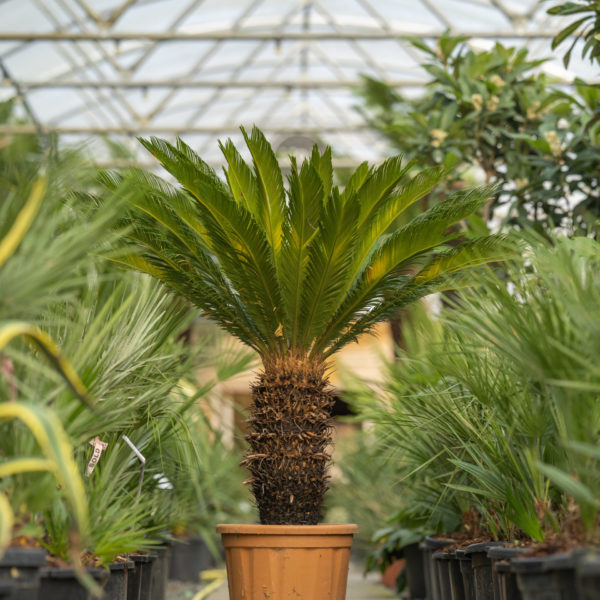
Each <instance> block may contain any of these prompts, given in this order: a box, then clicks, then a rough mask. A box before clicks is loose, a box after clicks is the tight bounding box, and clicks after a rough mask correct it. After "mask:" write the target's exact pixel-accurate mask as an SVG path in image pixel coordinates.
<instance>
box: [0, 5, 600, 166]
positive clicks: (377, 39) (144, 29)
mask: <svg viewBox="0 0 600 600" xmlns="http://www.w3.org/2000/svg"><path fill="white" fill-rule="evenodd" d="M548 7H549V5H548V2H542V3H539V2H538V1H537V0H519V1H516V0H297V1H296V0H0V67H1V69H2V78H1V79H0V81H1V86H0V100H2V99H7V98H10V97H17V98H19V99H20V100H21V106H22V108H23V109H24V110H25V111H26V112H27V113H28V118H29V120H30V121H32V122H33V125H24V126H2V127H3V128H4V132H5V133H6V132H10V131H19V130H20V131H28V130H31V129H32V128H33V129H34V130H37V131H40V132H56V133H60V134H63V136H64V137H65V139H67V140H82V139H87V138H92V139H95V138H97V137H98V136H102V135H110V136H111V137H114V138H116V139H118V140H121V141H123V142H124V143H125V144H126V145H129V147H130V148H132V149H134V148H135V150H133V152H134V156H135V157H136V160H141V161H145V160H146V161H147V160H148V159H147V158H146V157H144V153H143V152H140V151H139V150H138V144H137V143H136V142H135V141H134V138H135V136H138V135H152V134H155V135H159V136H162V137H167V138H173V137H175V136H176V135H180V136H181V137H183V138H185V139H186V140H187V141H188V142H189V143H190V144H191V145H192V146H193V147H195V148H196V149H198V150H199V151H200V153H201V154H202V155H203V156H206V157H208V159H209V160H211V161H213V162H218V160H219V152H218V147H217V143H216V140H217V139H218V138H223V137H227V136H231V137H233V138H234V139H236V138H237V137H238V136H239V130H238V127H239V125H246V126H249V125H252V124H257V125H258V126H260V127H261V128H263V129H264V130H265V132H267V134H268V135H269V137H270V138H271V139H272V140H273V142H274V145H275V147H276V148H279V149H281V150H285V149H289V148H291V149H294V150H297V149H298V148H303V147H306V146H307V145H310V144H312V143H313V142H314V141H316V140H320V141H323V142H326V143H329V144H330V145H332V147H333V148H334V151H335V152H336V155H337V156H338V157H343V158H340V159H339V162H340V163H343V162H344V160H345V161H347V162H349V163H352V162H356V161H357V160H358V159H360V160H364V159H370V160H377V159H379V158H381V156H383V155H384V154H385V152H386V149H385V144H384V143H383V142H382V141H381V140H380V139H379V138H378V137H377V136H376V135H375V134H374V133H373V132H372V131H369V130H368V129H367V128H366V127H365V121H364V118H363V117H362V116H361V115H360V114H359V112H358V111H357V110H356V105H357V104H358V99H357V96H356V91H355V90H356V87H357V85H359V84H360V82H361V76H362V75H369V76H372V77H376V78H378V79H383V80H385V81H387V82H388V83H390V84H392V85H394V86H397V87H398V88H400V89H404V90H405V91H406V93H407V94H408V93H415V92H416V91H418V90H419V89H422V87H423V85H424V84H425V83H426V82H427V81H428V75H427V73H426V72H425V71H424V70H423V69H422V68H421V66H420V65H421V63H422V62H423V60H424V54H423V53H421V52H420V51H418V50H416V49H415V48H414V47H413V46H411V45H410V44H409V43H408V42H407V41H406V40H403V39H401V37H402V36H407V35H413V36H419V37H422V38H423V39H425V40H427V41H429V42H431V43H434V41H435V39H436V38H437V37H438V36H439V35H441V34H442V33H443V32H444V31H445V30H450V31H451V32H452V33H455V34H464V35H467V36H469V37H470V38H471V41H470V43H471V44H472V46H473V47H475V48H482V49H483V48H486V47H489V46H490V45H491V44H492V43H493V42H494V41H495V40H499V41H501V42H502V43H503V44H505V45H511V46H514V45H518V46H527V47H528V48H529V50H530V54H531V55H532V56H534V57H548V56H551V54H552V53H551V51H550V40H551V38H552V36H553V35H554V34H555V33H556V32H557V30H558V29H560V28H561V27H564V25H565V23H564V22H561V21H559V22H558V23H557V22H556V19H555V18H552V17H549V16H548V15H547V14H546V10H547V8H548ZM542 68H543V69H544V70H546V71H547V72H548V73H549V74H551V75H552V76H554V77H556V78H557V79H558V80H560V81H565V82H569V81H572V80H573V77H574V74H578V75H580V76H582V77H586V78H587V79H588V80H589V79H591V78H592V77H593V76H594V75H595V74H594V73H593V71H591V68H590V67H589V66H588V65H586V64H583V63H581V62H579V63H577V62H576V60H574V61H573V64H572V66H571V72H568V71H566V70H565V69H564V68H563V66H562V63H561V60H560V56H551V58H550V60H549V61H548V62H546V63H545V64H544V65H543V67H542ZM98 147H100V146H98Z"/></svg>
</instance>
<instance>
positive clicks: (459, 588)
mask: <svg viewBox="0 0 600 600" xmlns="http://www.w3.org/2000/svg"><path fill="white" fill-rule="evenodd" d="M448 558H449V560H448V578H449V580H450V597H451V598H452V600H465V586H464V583H463V576H462V573H461V571H460V560H459V558H458V557H457V556H456V551H455V550H452V551H450V552H448Z"/></svg>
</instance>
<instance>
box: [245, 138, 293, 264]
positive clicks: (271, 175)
mask: <svg viewBox="0 0 600 600" xmlns="http://www.w3.org/2000/svg"><path fill="white" fill-rule="evenodd" d="M241 130H242V134H243V136H244V139H245V140H246V145H247V146H248V150H250V154H252V159H253V161H254V173H255V175H256V180H257V182H258V191H259V194H262V196H263V199H264V200H263V203H262V204H263V208H264V210H265V214H264V216H263V222H264V224H265V230H266V234H267V239H268V240H269V244H270V245H271V248H272V249H273V254H274V255H275V256H277V253H278V252H279V248H280V246H281V232H282V228H283V217H284V213H285V193H284V189H283V177H282V175H281V169H280V168H279V163H278V162H277V157H276V156H275V153H274V152H273V149H272V148H271V144H269V142H268V141H267V139H266V138H265V136H264V134H263V133H262V131H260V130H259V129H258V128H257V127H253V128H252V133H251V134H250V135H248V134H247V133H246V131H245V130H244V128H243V127H242V128H241Z"/></svg>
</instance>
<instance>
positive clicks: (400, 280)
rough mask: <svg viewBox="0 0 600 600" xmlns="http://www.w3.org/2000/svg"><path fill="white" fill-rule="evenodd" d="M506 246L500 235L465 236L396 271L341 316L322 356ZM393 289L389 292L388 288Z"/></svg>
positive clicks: (502, 254)
mask: <svg viewBox="0 0 600 600" xmlns="http://www.w3.org/2000/svg"><path fill="white" fill-rule="evenodd" d="M508 252H509V247H508V245H507V243H506V238H505V237H504V236H501V235H498V236H488V237H484V238H478V239H474V240H469V241H468V242H465V243H463V244H461V245H460V246H457V247H455V248H449V249H446V250H445V251H443V252H441V253H440V254H438V255H437V256H435V257H433V258H432V259H430V260H429V261H428V263H427V264H426V265H425V266H424V267H423V268H422V269H421V270H420V271H419V272H418V273H417V274H416V275H414V276H409V275H400V276H398V277H397V278H396V280H395V281H394V282H393V284H392V285H388V289H387V290H386V291H387V292H388V293H387V294H385V295H383V294H382V295H380V296H379V301H378V302H376V303H373V304H372V305H371V307H370V309H368V310H363V311H362V314H361V312H360V309H358V310H355V312H354V315H353V316H354V317H355V320H353V316H348V317H347V318H346V319H345V322H346V323H350V325H349V326H348V327H347V328H346V329H345V330H344V331H343V333H341V335H339V336H338V337H337V339H335V340H333V341H331V343H330V346H329V348H327V351H326V352H325V356H330V355H331V354H333V353H335V352H337V350H339V349H340V348H342V347H343V346H345V345H346V344H347V343H348V342H351V341H353V340H356V338H357V337H358V336H359V335H361V334H362V333H366V332H368V331H370V330H371V329H372V328H373V327H374V326H375V325H376V324H377V323H379V322H381V321H384V320H386V319H389V318H390V317H392V316H393V315H395V314H396V313H397V311H398V310H399V309H400V308H402V307H404V306H407V305H408V304H411V303H413V302H415V301H416V300H418V299H420V298H422V297H424V296H426V295H428V294H431V293H433V292H438V291H441V290H443V289H452V288H455V287H457V285H456V284H457V283H461V284H464V281H460V280H458V281H457V280H456V279H455V278H454V277H453V276H455V275H456V274H457V273H460V272H464V271H466V270H468V269H471V268H474V267H478V266H481V265H485V264H489V263H492V262H496V261H501V260H505V259H506V256H507V254H508ZM394 288H396V291H395V292H393V293H391V290H393V289H394Z"/></svg>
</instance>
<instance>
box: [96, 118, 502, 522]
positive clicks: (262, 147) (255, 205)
mask: <svg viewBox="0 0 600 600" xmlns="http://www.w3.org/2000/svg"><path fill="white" fill-rule="evenodd" d="M242 133H243V134H244V138H245V140H246V144H247V146H248V149H249V151H250V153H251V155H252V165H248V164H246V162H244V160H243V159H242V157H241V156H240V154H239V152H238V150H237V149H236V148H235V146H234V145H233V143H232V142H231V141H230V140H229V141H227V142H225V143H224V144H221V150H222V151H223V154H224V155H225V159H226V161H227V167H226V168H225V175H226V181H225V182H224V181H222V180H221V179H220V178H219V177H218V176H217V175H216V174H215V172H214V171H213V170H212V169H211V168H210V167H209V166H208V165H207V164H206V163H205V162H204V161H202V160H201V159H200V158H199V157H198V156H197V155H196V154H195V153H194V152H193V150H191V148H189V146H187V145H186V144H185V143H184V142H182V141H181V140H178V141H177V144H176V145H175V146H173V145H171V144H169V143H167V142H166V141H164V140H160V139H156V138H151V139H150V140H142V144H143V145H144V146H145V147H146V148H147V149H148V150H149V151H150V152H151V153H152V154H153V155H154V156H155V157H156V158H157V159H158V160H159V161H160V162H161V163H162V165H163V166H164V167H165V168H166V169H167V171H169V172H170V173H171V174H172V175H173V176H174V177H175V178H176V179H177V180H178V181H179V183H180V184H181V187H179V186H177V187H176V186H173V185H171V184H169V183H167V182H166V181H164V180H162V179H160V178H158V177H155V176H154V175H151V174H149V173H147V172H144V171H134V172H133V174H132V176H133V177H135V178H136V180H137V181H136V190H137V191H136V193H135V194H134V195H132V199H131V206H132V210H131V213H130V215H129V224H130V229H129V234H128V237H129V239H130V240H131V241H133V242H134V243H135V246H137V248H136V251H135V252H133V253H132V254H130V255H129V256H127V257H126V258H120V259H119V260H121V261H122V262H123V263H124V264H126V265H127V266H129V267H132V268H135V269H138V270H141V271H144V272H146V273H149V274H150V275H152V276H154V277H157V278H158V279H160V280H162V281H163V282H164V283H166V284H167V285H168V286H170V287H171V288H172V289H174V290H176V291H177V292H179V293H181V294H182V295H184V296H185V297H187V298H188V299H189V300H190V301H191V302H193V303H194V304H195V305H196V306H198V307H199V308H200V309H202V311H203V312H204V313H205V314H206V315H207V316H208V317H210V318H212V319H214V320H215V321H217V322H218V323H219V324H220V325H221V326H222V327H223V328H224V329H225V330H227V331H228V332H229V333H231V334H233V335H234V336H236V337H238V338H239V339H240V340H242V341H243V342H244V343H246V344H247V345H248V346H250V347H252V348H254V349H255V350H256V351H257V352H258V354H259V355H260V357H261V359H262V362H263V367H264V368H263V370H262V372H261V373H260V375H259V377H258V380H257V381H256V383H255V384H254V386H253V388H252V396H253V406H252V409H251V416H250V426H251V431H250V433H249V434H248V436H247V440H248V442H249V444H250V450H249V452H248V453H247V454H246V457H245V460H244V463H245V464H246V466H247V467H248V469H249V471H250V473H251V478H250V482H251V486H252V490H253V493H254V496H255V498H256V501H257V504H258V508H259V513H260V519H261V522H262V523H265V524H297V525H301V524H315V523H317V522H318V521H319V518H320V515H321V505H322V500H323V495H324V493H325V491H326V489H327V467H328V463H329V460H330V457H329V455H328V454H327V452H326V448H327V446H328V445H329V444H330V442H331V436H330V424H329V418H330V408H331V404H332V395H331V392H330V390H329V388H328V383H327V377H326V370H327V359H328V358H329V357H331V355H332V354H334V353H335V352H336V351H338V350H339V349H341V348H342V347H343V346H344V345H346V344H347V343H349V342H351V341H355V340H356V339H357V336H358V335H360V334H361V333H364V332H367V331H369V330H370V329H371V328H372V327H373V326H374V325H375V324H376V323H377V322H379V321H382V320H385V319H387V318H388V317H389V316H390V315H392V314H393V313H394V312H395V311H397V310H398V308H400V307H402V306H405V305H406V304H408V303H410V302H413V301H415V300H417V299H418V298H420V297H422V296H424V295H426V294H427V293H429V292H431V291H432V290H434V289H439V287H440V286H443V285H444V284H446V283H448V277H449V276H451V275H452V274H454V273H456V272H458V271H461V270H464V269H466V268H469V267H473V266H475V265H478V264H482V263H486V262H489V261H492V260H497V259H498V258H500V255H501V253H502V250H501V247H500V246H501V243H500V242H499V240H498V239H496V238H490V237H488V238H483V239H478V240H471V241H469V242H466V243H463V244H461V245H458V246H456V247H448V246H446V245H445V243H446V242H448V241H450V239H451V238H452V237H455V235H454V236H452V235H450V236H449V235H448V233H447V230H448V227H449V226H450V225H452V224H453V223H456V222H458V221H460V220H461V219H464V218H465V217H467V216H468V215H470V214H471V213H473V212H474V211H475V210H477V208H478V207H479V206H481V205H482V204H483V203H484V202H485V201H486V199H488V198H489V196H490V189H489V188H477V189H474V190H471V191H467V192H460V193H457V194H455V195H454V196H453V197H451V198H449V199H448V201H446V202H444V203H442V204H439V205H438V206H435V207H433V208H431V209H429V210H428V211H426V212H424V213H422V214H421V215H419V216H418V217H416V218H415V219H413V220H412V221H410V222H409V223H408V224H406V225H404V226H403V227H401V228H399V229H395V230H392V231H391V232H390V227H391V226H392V225H393V224H394V222H395V220H396V218H397V217H398V216H399V215H400V214H401V213H402V212H403V211H405V210H406V209H407V208H408V207H409V206H411V205H412V204H414V203H415V202H416V201H418V200H419V199H420V198H422V197H423V196H424V195H425V194H427V193H428V192H429V191H430V190H431V189H432V188H433V187H434V186H435V184H436V183H437V182H438V181H439V180H440V178H441V177H442V175H443V172H442V169H441V168H432V169H426V170H424V171H423V172H421V173H419V174H418V175H416V176H415V177H412V176H411V174H410V173H409V171H410V168H411V165H408V164H407V165H403V164H402V160H401V157H393V158H390V159H388V160H386V161H385V162H384V163H383V164H382V165H381V166H380V167H378V168H376V169H375V168H370V167H369V166H368V165H367V164H366V163H363V164H361V165H360V166H359V167H358V168H357V169H356V171H355V172H354V174H353V175H352V177H351V179H350V181H349V182H348V184H347V185H346V187H345V189H344V190H343V191H341V190H339V189H338V188H337V187H336V186H334V185H333V183H332V182H333V169H332V161H331V149H330V148H327V149H326V150H325V151H324V152H323V153H321V152H320V151H319V150H318V149H317V147H315V148H314V149H313V152H312V155H311V156H310V159H308V160H305V161H303V163H302V164H301V165H298V164H297V163H296V160H295V159H294V158H290V160H291V172H290V174H289V175H288V177H287V180H288V182H287V183H288V185H287V186H285V185H284V180H283V176H282V173H281V170H280V168H279V166H278V163H277V159H276V157H275V154H274V152H273V150H272V149H271V146H270V145H269V143H268V142H267V140H266V139H265V137H264V135H263V134H262V133H261V132H260V131H259V130H258V129H257V128H254V129H253V130H252V133H251V134H250V135H248V134H247V133H246V131H244V130H243V129H242ZM107 181H109V183H110V184H111V185H116V184H117V183H118V178H117V176H116V175H107ZM128 189H131V188H128Z"/></svg>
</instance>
